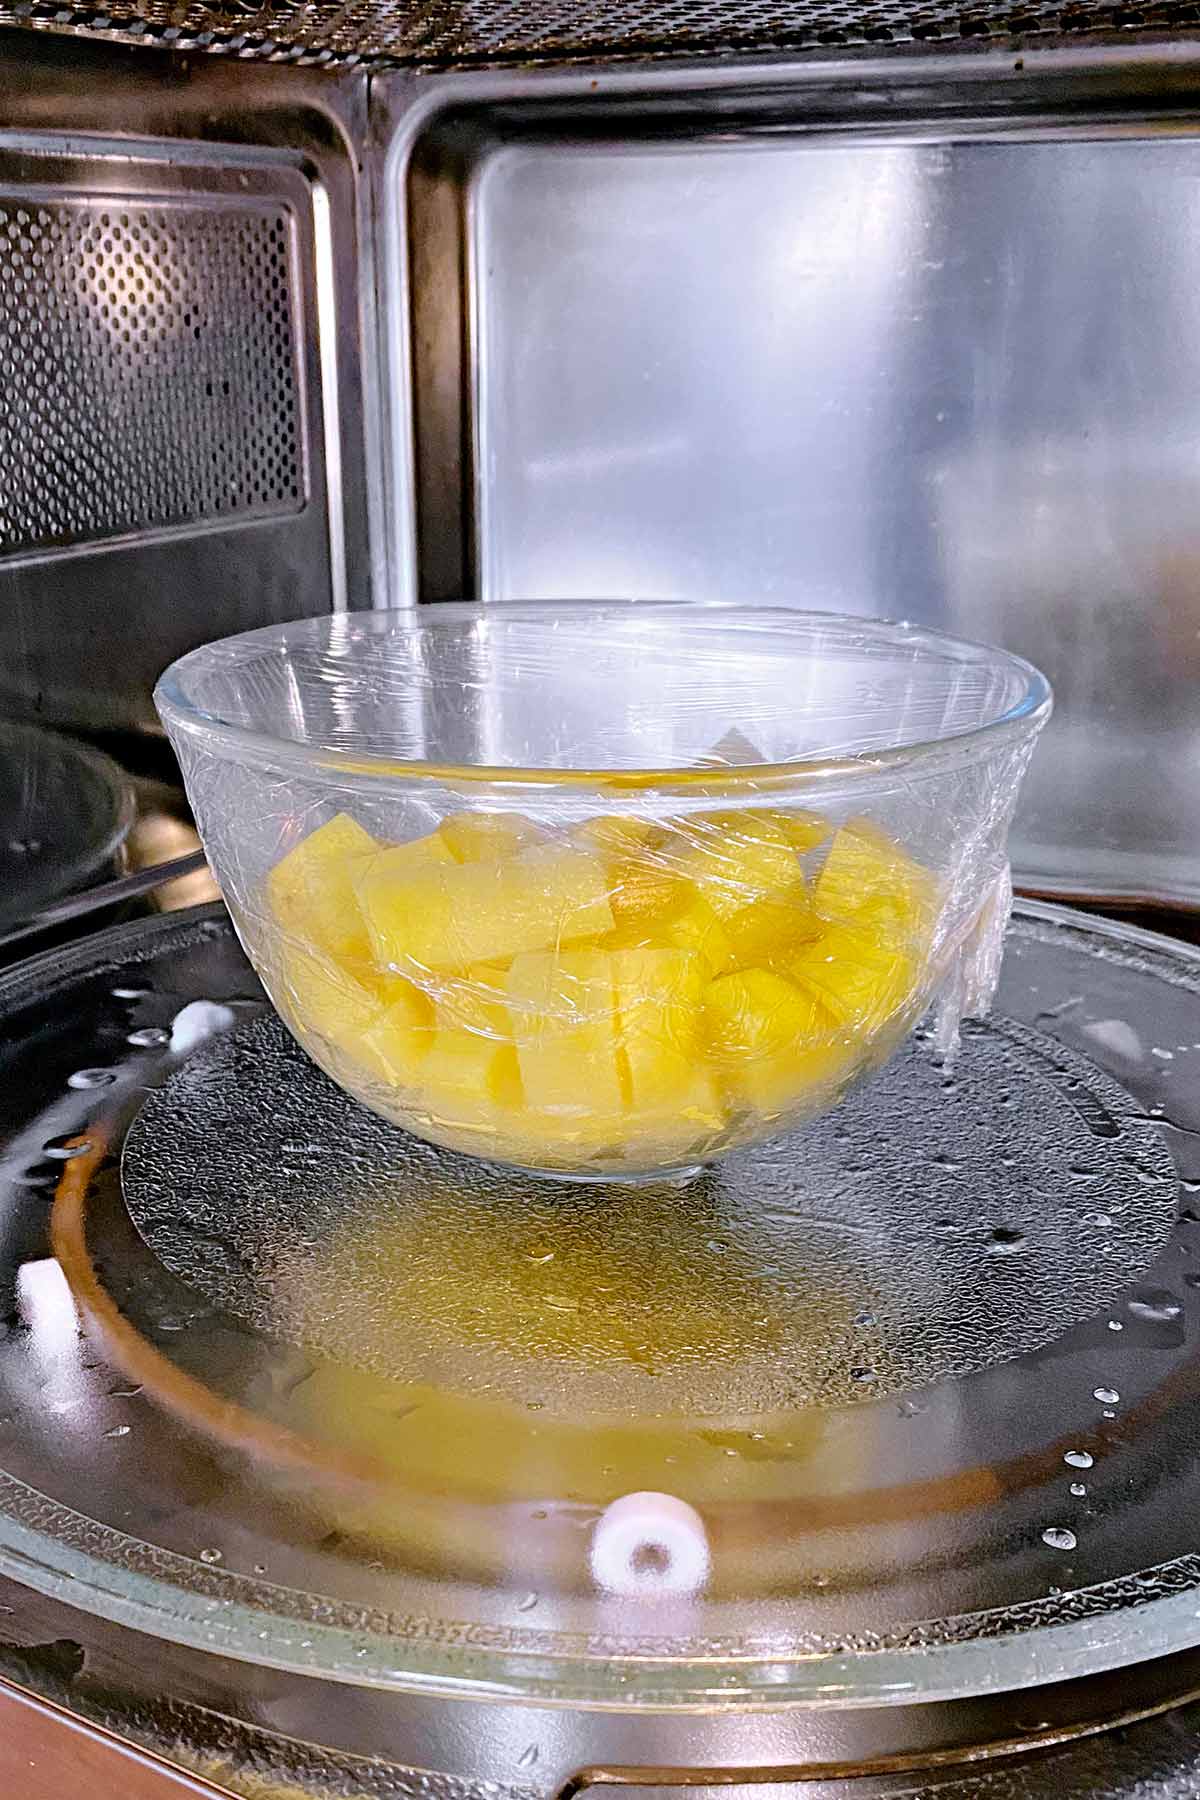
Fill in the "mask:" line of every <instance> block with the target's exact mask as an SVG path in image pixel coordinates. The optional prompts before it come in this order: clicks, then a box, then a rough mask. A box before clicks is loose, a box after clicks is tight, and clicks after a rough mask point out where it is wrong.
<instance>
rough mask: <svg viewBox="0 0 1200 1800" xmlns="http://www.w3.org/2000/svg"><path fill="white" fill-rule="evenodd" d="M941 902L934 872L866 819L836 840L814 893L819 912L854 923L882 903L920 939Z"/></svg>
mask: <svg viewBox="0 0 1200 1800" xmlns="http://www.w3.org/2000/svg"><path fill="white" fill-rule="evenodd" d="M935 896H936V884H935V882H934V879H933V876H932V875H931V874H930V873H929V871H928V869H923V868H922V867H921V866H920V864H919V863H916V862H914V861H913V860H912V858H911V857H910V856H906V855H905V853H904V851H903V850H901V848H900V846H899V845H898V844H896V843H893V841H892V839H891V838H889V837H888V836H886V834H885V833H883V832H882V831H879V830H878V829H877V828H876V827H875V826H873V825H871V824H870V823H868V822H867V821H866V820H862V819H859V820H855V821H854V823H853V824H850V825H843V826H842V827H841V829H840V830H839V831H837V832H836V833H835V834H834V839H833V842H832V844H831V845H830V846H829V854H828V856H827V857H826V859H825V862H824V865H823V866H822V869H821V872H820V874H819V875H818V876H817V880H816V886H815V889H814V892H813V900H814V903H815V905H816V908H817V911H818V912H820V913H823V914H824V916H825V917H826V918H827V919H834V920H839V919H845V920H849V921H854V920H855V918H856V916H857V915H858V913H859V912H860V911H861V909H862V908H863V907H864V906H866V905H868V904H871V905H877V904H881V903H882V904H884V905H885V906H886V907H887V908H888V909H889V910H890V911H892V912H893V913H894V915H895V919H896V921H897V923H899V922H900V921H903V923H904V926H905V928H906V929H907V931H908V933H909V934H910V935H911V936H913V937H915V938H919V937H922V936H923V935H924V934H925V932H926V931H927V929H928V926H929V923H930V921H931V918H932V913H933V907H934V900H935Z"/></svg>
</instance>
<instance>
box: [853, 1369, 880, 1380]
mask: <svg viewBox="0 0 1200 1800" xmlns="http://www.w3.org/2000/svg"><path fill="white" fill-rule="evenodd" d="M850 1379H851V1381H875V1380H877V1379H878V1378H877V1376H876V1374H875V1371H874V1369H851V1371H850Z"/></svg>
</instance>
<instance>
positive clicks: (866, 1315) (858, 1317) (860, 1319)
mask: <svg viewBox="0 0 1200 1800" xmlns="http://www.w3.org/2000/svg"><path fill="white" fill-rule="evenodd" d="M854 1323H855V1324H856V1325H860V1326H862V1328H863V1329H864V1330H865V1329H866V1328H867V1326H868V1325H873V1324H874V1323H875V1314H874V1313H872V1312H860V1313H856V1314H855V1315H854Z"/></svg>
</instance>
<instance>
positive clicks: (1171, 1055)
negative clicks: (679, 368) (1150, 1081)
mask: <svg viewBox="0 0 1200 1800" xmlns="http://www.w3.org/2000/svg"><path fill="white" fill-rule="evenodd" d="M1150 1054H1151V1056H1157V1057H1158V1058H1159V1059H1160V1061H1162V1062H1174V1060H1175V1052H1174V1051H1173V1050H1163V1049H1161V1048H1160V1047H1159V1045H1157V1044H1155V1045H1154V1046H1153V1048H1152V1049H1151V1051H1150Z"/></svg>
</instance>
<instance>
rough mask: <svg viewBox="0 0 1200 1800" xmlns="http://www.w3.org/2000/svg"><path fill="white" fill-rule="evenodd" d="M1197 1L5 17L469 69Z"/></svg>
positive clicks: (1139, 19)
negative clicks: (534, 61)
mask: <svg viewBox="0 0 1200 1800" xmlns="http://www.w3.org/2000/svg"><path fill="white" fill-rule="evenodd" d="M1198 16H1200V10H1198V8H1197V5H1196V3H1195V0H1142V3H1138V0H1129V3H1128V4H1119V3H1118V4H1105V0H1065V3H1063V0H1028V3H1024V4H1023V3H1022V0H915V3H914V0H273V3H272V0H266V3H265V4H262V3H260V0H224V4H206V3H204V0H86V3H84V4H80V5H74V6H63V5H60V4H58V0H7V3H6V4H0V23H16V24H30V23H32V24H35V25H49V26H51V27H53V28H56V29H59V30H68V31H70V30H76V31H82V32H99V33H101V34H111V33H116V34H117V35H120V36H123V37H129V36H131V35H132V36H134V37H140V38H142V39H145V40H149V41H151V42H160V43H166V44H170V45H173V46H175V47H177V48H191V47H193V46H195V47H198V48H201V49H206V50H212V51H216V52H224V53H227V54H233V55H236V56H240V57H262V58H270V59H287V60H293V59H297V60H303V61H311V62H316V63H325V62H331V61H335V60H336V61H342V62H346V61H352V62H357V61H359V60H367V61H371V62H378V63H382V64H408V65H429V66H434V67H470V66H480V67H482V66H487V65H490V64H501V65H502V64H509V63H514V62H523V61H529V60H535V59H550V60H567V59H573V58H584V59H596V60H603V59H605V58H610V57H622V56H637V57H653V56H672V55H679V56H686V55H697V54H719V53H722V52H729V53H736V52H739V51H744V52H754V51H758V52H767V53H769V52H772V51H796V50H821V49H830V48H834V49H837V48H843V47H848V46H854V45H870V44H877V45H886V44H909V43H917V44H920V43H925V44H932V45H937V44H939V43H957V42H963V41H965V42H974V41H978V40H980V39H983V40H986V39H988V38H1011V37H1018V38H1024V37H1035V38H1046V37H1050V38H1062V37H1071V38H1075V37H1078V36H1080V35H1093V34H1096V33H1103V32H1121V33H1122V34H1124V35H1127V34H1129V33H1130V32H1136V31H1154V32H1161V31H1164V30H1168V31H1169V30H1172V29H1175V30H1183V29H1185V28H1194V25H1195V22H1196V19H1197V17H1198Z"/></svg>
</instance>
